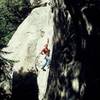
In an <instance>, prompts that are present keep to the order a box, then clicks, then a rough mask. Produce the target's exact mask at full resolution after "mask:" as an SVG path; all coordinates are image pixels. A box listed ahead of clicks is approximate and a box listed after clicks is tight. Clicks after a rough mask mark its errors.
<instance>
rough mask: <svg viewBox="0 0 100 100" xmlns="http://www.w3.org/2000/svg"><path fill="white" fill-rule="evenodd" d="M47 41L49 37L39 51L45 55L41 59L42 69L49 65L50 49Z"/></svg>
mask: <svg viewBox="0 0 100 100" xmlns="http://www.w3.org/2000/svg"><path fill="white" fill-rule="evenodd" d="M48 43H49V39H47V44H45V46H44V48H43V49H42V51H41V54H42V55H45V57H44V59H43V60H44V61H43V62H44V64H43V65H42V69H43V71H46V70H45V67H46V66H49V64H50V49H48Z"/></svg>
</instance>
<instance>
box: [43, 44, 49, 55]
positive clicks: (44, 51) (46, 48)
mask: <svg viewBox="0 0 100 100" xmlns="http://www.w3.org/2000/svg"><path fill="white" fill-rule="evenodd" d="M48 52H49V49H48V45H47V44H46V45H45V48H43V49H42V51H41V54H43V53H44V54H48Z"/></svg>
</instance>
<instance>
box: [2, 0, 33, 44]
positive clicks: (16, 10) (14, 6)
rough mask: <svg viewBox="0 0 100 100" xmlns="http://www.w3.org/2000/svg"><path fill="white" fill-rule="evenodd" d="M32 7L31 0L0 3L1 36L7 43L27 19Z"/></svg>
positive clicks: (6, 0)
mask: <svg viewBox="0 0 100 100" xmlns="http://www.w3.org/2000/svg"><path fill="white" fill-rule="evenodd" d="M31 9H32V7H31V5H30V3H29V0H4V1H0V34H3V36H5V37H4V38H5V42H6V43H7V42H8V41H9V39H10V38H11V36H12V35H13V33H14V32H15V30H16V29H17V27H18V26H19V24H20V23H21V22H22V21H23V20H24V19H25V18H26V17H27V15H28V14H29V13H30V11H31Z"/></svg>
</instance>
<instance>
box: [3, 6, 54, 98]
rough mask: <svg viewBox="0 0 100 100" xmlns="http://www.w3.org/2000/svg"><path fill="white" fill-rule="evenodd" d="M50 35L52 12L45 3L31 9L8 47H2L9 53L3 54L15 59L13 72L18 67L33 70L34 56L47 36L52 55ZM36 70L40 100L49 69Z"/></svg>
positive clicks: (17, 70) (17, 69) (18, 68)
mask: <svg viewBox="0 0 100 100" xmlns="http://www.w3.org/2000/svg"><path fill="white" fill-rule="evenodd" d="M52 36H53V14H52V13H51V7H50V6H49V5H48V4H47V5H46V6H44V7H38V8H35V9H33V10H32V12H31V13H30V14H29V16H28V17H27V18H26V19H25V20H24V21H23V22H22V23H21V25H20V26H19V27H18V29H17V30H16V32H15V33H14V35H13V36H12V38H11V40H10V41H9V43H8V47H7V48H4V49H3V51H6V52H9V54H7V55H3V56H4V57H5V58H7V59H10V60H14V61H16V62H15V64H14V67H13V71H14V72H15V71H16V72H19V70H20V69H23V72H28V71H29V70H31V69H32V68H33V70H35V67H34V66H35V59H36V56H37V55H38V54H39V53H40V52H41V51H40V50H41V48H43V46H44V45H45V44H46V42H47V39H48V38H49V48H50V50H51V53H50V56H51V55H52ZM38 67H39V66H38ZM38 70H39V71H38V78H37V82H38V87H39V100H42V98H43V96H44V94H45V91H46V85H47V78H48V74H49V69H47V71H45V72H44V71H42V70H41V69H40V68H38Z"/></svg>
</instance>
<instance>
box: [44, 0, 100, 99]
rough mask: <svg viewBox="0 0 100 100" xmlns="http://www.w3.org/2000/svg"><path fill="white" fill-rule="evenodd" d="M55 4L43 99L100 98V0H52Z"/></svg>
mask: <svg viewBox="0 0 100 100" xmlns="http://www.w3.org/2000/svg"><path fill="white" fill-rule="evenodd" d="M53 5H54V6H53V13H54V46H53V56H52V62H51V68H50V73H49V79H48V87H47V92H46V95H45V99H44V100H99V99H97V97H98V98H99V95H98V92H97V90H100V89H99V88H100V86H99V83H100V74H99V70H98V69H99V68H98V67H99V66H100V63H99V61H100V49H99V43H100V33H99V32H100V19H99V18H100V7H99V6H100V2H99V1H98V0H92V1H89V0H53ZM73 82H74V83H76V84H75V85H76V87H77V88H76V87H74V86H73ZM85 87H86V89H85ZM93 89H94V90H93ZM84 92H85V94H84ZM94 92H96V93H94ZM88 98H89V99H88Z"/></svg>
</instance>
